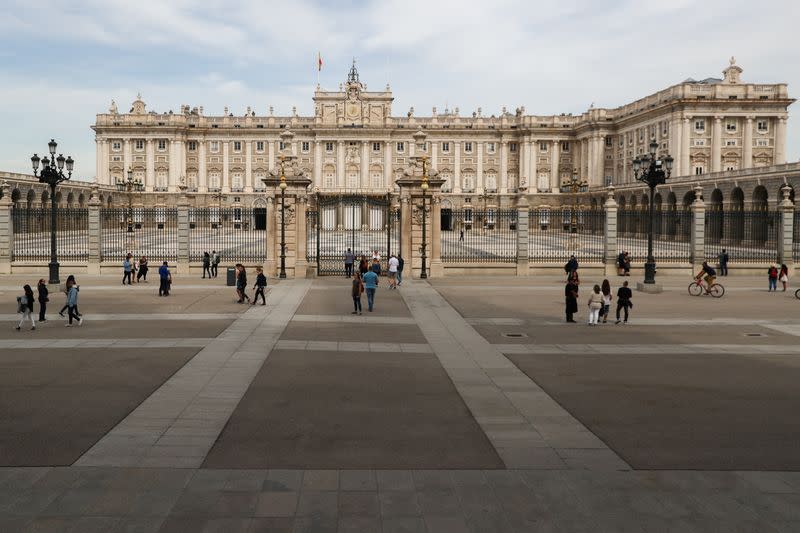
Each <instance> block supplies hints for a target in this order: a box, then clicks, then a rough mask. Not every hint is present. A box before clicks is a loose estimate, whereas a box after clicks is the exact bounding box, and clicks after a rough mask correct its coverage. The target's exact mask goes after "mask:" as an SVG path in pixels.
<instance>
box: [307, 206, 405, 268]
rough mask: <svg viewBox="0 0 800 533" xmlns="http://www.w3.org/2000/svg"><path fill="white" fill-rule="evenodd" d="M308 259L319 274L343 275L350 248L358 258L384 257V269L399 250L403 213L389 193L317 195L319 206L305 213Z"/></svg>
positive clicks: (382, 263) (382, 264)
mask: <svg viewBox="0 0 800 533" xmlns="http://www.w3.org/2000/svg"><path fill="white" fill-rule="evenodd" d="M306 242H307V248H306V250H307V253H306V260H307V261H308V262H309V263H310V264H316V265H317V274H318V275H320V276H332V275H343V274H344V254H345V252H346V251H347V249H348V248H350V249H351V250H352V251H353V253H354V254H355V255H356V260H357V261H358V259H359V258H360V257H361V256H362V255H363V256H365V257H366V258H367V260H369V261H370V262H371V261H372V255H373V253H374V252H375V251H377V252H378V254H379V255H380V256H381V270H385V269H386V268H387V261H388V258H389V256H390V255H391V254H393V253H394V254H396V253H398V252H399V250H400V212H399V210H397V209H395V208H393V207H392V204H391V198H390V197H389V196H378V197H375V196H358V195H337V196H322V195H319V196H317V201H316V209H315V210H314V209H309V210H308V211H307V212H306Z"/></svg>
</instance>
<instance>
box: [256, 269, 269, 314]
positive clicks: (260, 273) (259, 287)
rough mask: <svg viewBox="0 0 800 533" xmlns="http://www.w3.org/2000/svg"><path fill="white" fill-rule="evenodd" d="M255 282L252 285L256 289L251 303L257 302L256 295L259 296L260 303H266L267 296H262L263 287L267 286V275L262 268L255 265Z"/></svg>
mask: <svg viewBox="0 0 800 533" xmlns="http://www.w3.org/2000/svg"><path fill="white" fill-rule="evenodd" d="M256 273H257V275H256V284H255V285H254V286H253V288H255V290H256V295H255V296H253V305H256V303H258V297H259V296H261V305H267V298H266V296H264V289H265V288H266V287H267V276H265V275H264V269H263V268H261V267H256Z"/></svg>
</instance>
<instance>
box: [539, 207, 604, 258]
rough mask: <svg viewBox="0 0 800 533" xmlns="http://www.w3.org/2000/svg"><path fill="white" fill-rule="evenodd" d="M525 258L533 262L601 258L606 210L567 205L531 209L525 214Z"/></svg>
mask: <svg viewBox="0 0 800 533" xmlns="http://www.w3.org/2000/svg"><path fill="white" fill-rule="evenodd" d="M528 217H529V218H528V259H529V260H530V261H532V262H534V263H550V262H566V261H567V259H569V256H570V255H575V257H576V258H577V259H578V261H580V262H588V263H592V262H598V263H599V262H602V261H603V255H604V250H605V237H604V231H605V211H603V210H601V209H580V208H579V209H574V208H570V207H564V208H558V209H551V208H546V207H545V208H536V209H531V210H530V214H529V215H528Z"/></svg>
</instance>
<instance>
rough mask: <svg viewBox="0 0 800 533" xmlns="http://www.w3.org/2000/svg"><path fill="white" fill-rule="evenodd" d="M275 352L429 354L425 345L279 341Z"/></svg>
mask: <svg viewBox="0 0 800 533" xmlns="http://www.w3.org/2000/svg"><path fill="white" fill-rule="evenodd" d="M275 349H276V350H325V351H328V352H390V353H395V354H398V353H403V352H405V353H431V347H430V346H429V345H428V344H425V343H413V342H402V343H401V342H353V341H342V342H336V341H303V340H279V341H278V342H277V343H276V344H275Z"/></svg>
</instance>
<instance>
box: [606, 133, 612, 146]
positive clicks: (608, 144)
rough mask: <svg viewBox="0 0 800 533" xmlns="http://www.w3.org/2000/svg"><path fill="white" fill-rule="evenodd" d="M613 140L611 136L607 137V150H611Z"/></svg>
mask: <svg viewBox="0 0 800 533" xmlns="http://www.w3.org/2000/svg"><path fill="white" fill-rule="evenodd" d="M612 142H613V139H611V136H610V135H606V148H611V146H612Z"/></svg>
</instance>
